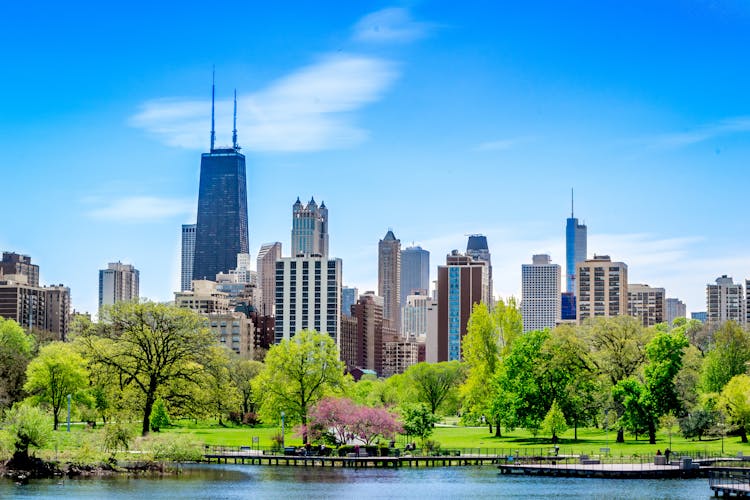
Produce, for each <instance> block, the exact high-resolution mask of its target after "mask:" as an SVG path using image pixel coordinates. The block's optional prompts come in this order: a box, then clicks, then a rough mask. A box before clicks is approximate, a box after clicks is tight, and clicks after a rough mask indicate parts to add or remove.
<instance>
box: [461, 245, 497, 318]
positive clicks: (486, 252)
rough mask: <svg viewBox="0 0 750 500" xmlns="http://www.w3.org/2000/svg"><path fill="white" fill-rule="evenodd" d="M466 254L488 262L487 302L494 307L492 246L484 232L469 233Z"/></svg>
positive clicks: (486, 270)
mask: <svg viewBox="0 0 750 500" xmlns="http://www.w3.org/2000/svg"><path fill="white" fill-rule="evenodd" d="M466 255H468V256H469V257H471V258H472V259H474V261H477V262H484V263H485V264H486V265H485V267H484V269H485V271H484V272H485V278H484V279H485V281H486V283H487V289H488V290H489V295H488V299H487V302H486V303H487V307H492V300H493V295H492V294H493V288H492V286H493V283H492V255H491V254H490V247H489V245H488V244H487V236H485V235H483V234H472V235H469V240H468V241H467V242H466Z"/></svg>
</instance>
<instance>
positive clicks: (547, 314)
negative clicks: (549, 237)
mask: <svg viewBox="0 0 750 500" xmlns="http://www.w3.org/2000/svg"><path fill="white" fill-rule="evenodd" d="M561 307H562V299H561V296H560V266H559V265H558V264H553V263H552V259H551V258H550V256H549V255H534V256H533V257H532V263H531V264H523V265H522V266H521V316H522V317H523V331H524V332H531V331H534V330H544V329H545V328H554V327H555V325H557V323H558V322H559V321H560V319H561V316H562V314H561Z"/></svg>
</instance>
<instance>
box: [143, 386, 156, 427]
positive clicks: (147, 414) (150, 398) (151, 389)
mask: <svg viewBox="0 0 750 500" xmlns="http://www.w3.org/2000/svg"><path fill="white" fill-rule="evenodd" d="M155 401H156V381H155V380H153V379H152V380H151V382H150V383H149V385H148V392H147V393H146V405H145V406H144V407H143V426H142V427H141V436H146V435H147V434H148V431H150V430H151V410H152V409H153V408H154V402H155Z"/></svg>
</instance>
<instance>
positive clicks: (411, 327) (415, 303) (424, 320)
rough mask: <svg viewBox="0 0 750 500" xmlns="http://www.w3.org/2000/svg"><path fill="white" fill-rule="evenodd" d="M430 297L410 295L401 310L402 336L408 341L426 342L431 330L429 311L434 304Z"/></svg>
mask: <svg viewBox="0 0 750 500" xmlns="http://www.w3.org/2000/svg"><path fill="white" fill-rule="evenodd" d="M434 302H435V301H434V300H432V297H430V296H428V295H409V296H408V297H407V298H406V305H404V307H402V308H401V336H402V337H403V338H404V339H407V340H413V341H417V340H420V341H424V340H425V338H426V337H427V331H428V329H429V323H428V311H429V308H430V307H431V306H432V305H433V304H434Z"/></svg>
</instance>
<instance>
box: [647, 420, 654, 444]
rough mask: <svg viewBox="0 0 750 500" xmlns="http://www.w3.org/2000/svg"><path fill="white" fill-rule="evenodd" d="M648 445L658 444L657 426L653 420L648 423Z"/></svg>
mask: <svg viewBox="0 0 750 500" xmlns="http://www.w3.org/2000/svg"><path fill="white" fill-rule="evenodd" d="M648 444H656V424H655V423H654V420H653V419H651V420H649V422H648Z"/></svg>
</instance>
